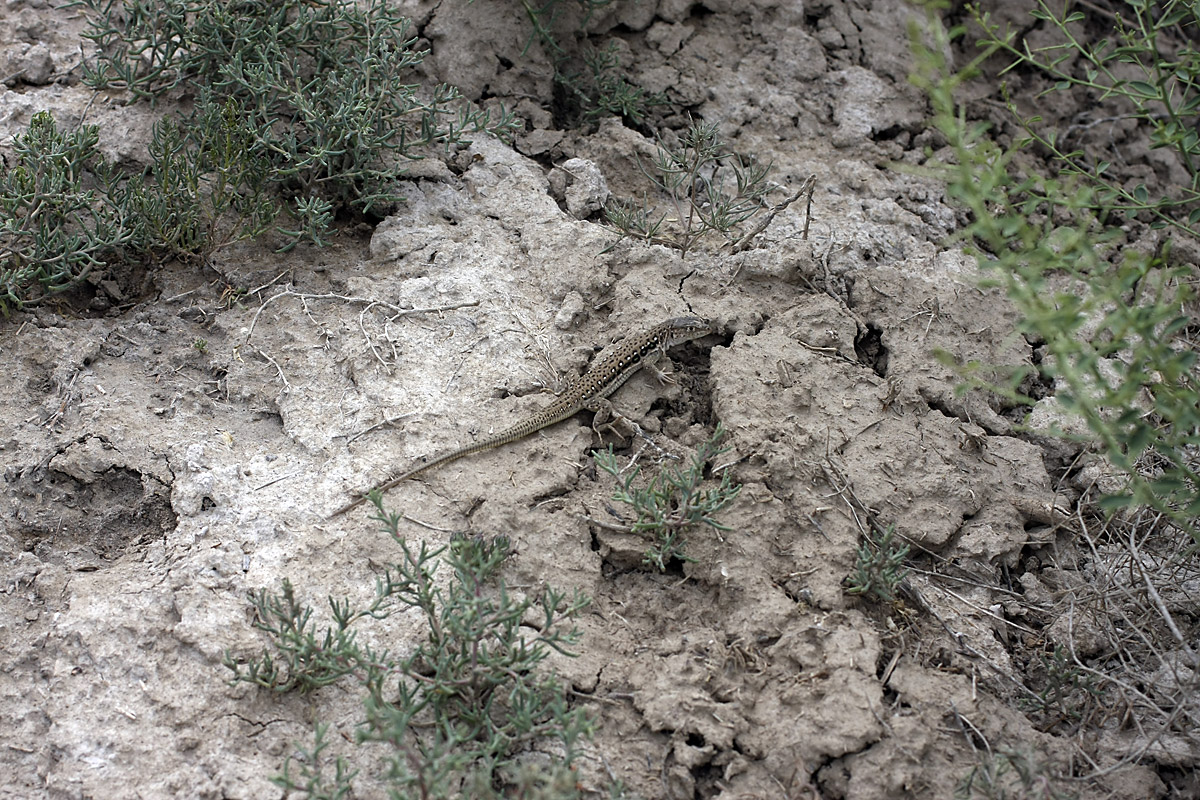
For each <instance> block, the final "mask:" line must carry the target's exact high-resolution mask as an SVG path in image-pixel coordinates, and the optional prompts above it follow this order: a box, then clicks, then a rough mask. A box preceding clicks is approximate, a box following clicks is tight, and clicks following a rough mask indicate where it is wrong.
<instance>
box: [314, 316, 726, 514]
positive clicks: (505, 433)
mask: <svg viewBox="0 0 1200 800" xmlns="http://www.w3.org/2000/svg"><path fill="white" fill-rule="evenodd" d="M711 332H712V327H711V326H710V325H709V324H708V323H707V322H705V321H704V320H702V319H700V318H699V317H675V318H674V319H669V320H667V321H666V322H661V323H659V324H658V325H655V326H654V327H653V328H650V329H649V330H646V331H643V332H641V333H638V334H634V335H631V336H628V337H626V338H625V339H624V340H623V341H622V342H621V344H620V345H619V346H618V347H617V348H616V349H615V350H613V351H611V352H610V353H608V354H607V355H605V356H603V357H602V358H600V360H599V361H597V362H596V363H595V364H593V365H592V366H591V367H590V368H589V369H588V370H587V372H585V373H584V374H583V376H582V377H579V378H575V379H573V380H571V381H570V382H569V383H568V384H567V388H566V389H565V390H564V391H563V393H562V394H561V395H559V397H558V399H556V400H555V401H554V402H552V403H551V404H550V405H548V406H546V407H545V408H543V409H542V410H541V411H538V412H537V413H535V414H533V415H532V416H530V417H527V418H526V419H523V420H521V421H520V422H518V423H516V424H515V425H511V426H509V427H507V428H505V429H503V430H501V431H499V432H497V433H495V434H493V435H491V436H488V437H486V438H484V439H481V440H479V441H477V442H473V443H471V444H468V445H463V446H462V447H459V448H457V449H454V450H450V451H449V452H446V453H443V454H442V455H440V456H438V457H437V458H434V459H433V460H432V461H426V462H425V463H423V464H421V465H419V466H416V467H413V468H412V469H410V470H408V471H407V472H405V473H403V474H401V475H399V476H398V477H395V478H391V479H389V480H386V481H384V482H383V483H381V484H379V485H377V486H376V487H375V488H374V489H371V490H369V491H367V492H363V493H362V494H360V495H359V496H358V497H356V498H355V499H354V500H352V501H350V502H349V503H347V504H346V505H344V506H342V507H341V508H339V509H338V510H337V511H335V512H333V513H332V514H330V515H329V519H333V518H334V517H337V516H341V515H342V514H344V513H346V512H347V511H349V510H350V509H352V508H354V507H355V506H357V505H359V504H360V503H363V502H364V501H366V500H367V498H368V496H369V495H370V494H371V492H386V491H387V490H388V489H391V488H393V487H394V486H396V485H398V484H400V483H403V482H404V481H406V480H408V479H409V478H414V477H416V476H417V475H420V474H422V473H425V472H429V471H430V470H433V469H436V468H438V467H441V466H445V465H446V464H449V463H450V462H451V461H457V460H458V459H460V458H463V457H465V456H469V455H474V454H475V453H480V452H483V451H484V450H491V449H493V448H496V447H500V446H502V445H506V444H509V443H510V442H515V441H517V440H519V439H524V438H525V437H526V436H529V435H530V434H533V433H536V432H538V431H540V430H542V429H543V428H548V427H550V426H551V425H554V424H556V423H558V422H562V421H563V420H565V419H567V418H569V417H573V416H575V414H577V413H578V412H580V411H592V412H596V411H599V410H600V409H601V408H602V407H603V406H604V404H605V403H606V401H607V399H608V397H609V396H611V395H612V393H613V392H615V391H616V390H617V389H619V388H621V386H622V385H624V383H625V382H626V381H627V380H629V379H630V378H631V377H632V376H633V374H634V373H635V372H637V371H638V370H640V369H641V368H642V367H647V368H649V369H654V366H653V365H654V362H655V361H656V360H657V359H658V357H659V356H660V355H662V354H664V353H666V351H667V349H668V348H670V347H674V346H675V345H678V344H683V343H684V342H689V341H691V340H693V339H699V338H700V337H702V336H706V335H708V334H709V333H711ZM654 371H655V374H656V375H657V376H658V377H659V379H660V380H661V379H664V376H663V374H662V373H661V372H658V370H657V369H655V370H654Z"/></svg>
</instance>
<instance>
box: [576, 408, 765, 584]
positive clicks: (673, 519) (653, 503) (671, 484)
mask: <svg viewBox="0 0 1200 800" xmlns="http://www.w3.org/2000/svg"><path fill="white" fill-rule="evenodd" d="M724 435H725V431H724V429H722V428H721V427H720V426H719V425H718V426H717V430H716V431H715V432H714V433H713V435H712V437H711V438H710V439H709V440H708V441H707V442H705V443H704V444H702V445H700V447H699V448H698V449H697V450H696V454H695V455H694V456H692V461H691V464H689V465H688V467H687V469H683V470H681V469H679V468H677V467H666V468H664V469H663V470H661V471H660V472H659V473H658V474H657V475H655V476H654V477H653V478H652V479H651V480H650V483H649V484H647V485H646V486H644V487H642V488H635V487H634V485H633V484H634V482H635V481H636V479H637V477H638V475H639V473H640V472H641V470H640V469H635V470H633V471H631V472H628V473H625V472H623V471H622V469H621V467H620V466H619V465H618V464H617V457H616V456H615V455H614V454H613V451H612V447H611V446H610V447H609V449H608V450H607V451H602V450H601V451H595V452H593V453H592V456H593V458H595V459H596V465H597V466H598V467H600V469H602V470H604V471H605V472H607V473H609V474H610V475H612V476H613V477H614V478H616V479H617V480H618V481H619V482H620V488H619V489H618V490H617V492H616V494H614V495H613V499H614V500H617V501H619V502H622V503H625V504H626V505H628V506H629V507H630V508H632V509H633V511H634V513H635V514H636V515H637V517H636V519H635V520H634V521H633V522H632V523H630V524H628V525H624V526H621V529H622V530H626V531H628V532H630V533H637V534H650V535H652V536H653V537H654V543H653V544H652V545H651V546H650V547H649V548H648V549H647V550H646V553H645V555H644V557H643V559H642V563H644V564H646V565H648V566H653V567H656V568H657V569H658V570H659V571H660V572H665V571H666V569H667V565H668V564H669V563H670V562H671V561H673V560H679V561H692V560H693V559H691V558H689V557H688V555H687V552H686V547H687V540H686V539H685V538H684V534H685V533H686V532H687V531H688V529H690V528H691V527H693V526H695V525H698V524H704V525H708V526H709V527H711V528H715V529H716V530H718V531H727V530H729V528H727V527H726V526H724V525H722V524H721V523H720V522H718V521H717V520H716V518H715V515H716V514H717V513H718V512H719V511H721V510H722V509H723V508H725V507H726V506H728V505H729V504H730V503H732V502H733V501H734V499H735V498H736V497H737V496H738V492H740V491H741V490H742V487H741V484H736V485H735V484H734V483H733V482H732V478H731V477H730V475H729V471H728V470H726V471H724V472H722V473H721V482H720V483H719V484H718V485H717V486H716V487H713V488H709V489H701V484H702V483H703V482H704V470H705V468H706V466H707V465H708V464H710V463H711V462H712V461H713V459H715V458H716V457H717V456H719V455H721V454H722V453H724V452H726V451H728V449H729V448H727V447H719V446H718V443H719V442H720V440H721V438H722V437H723V436H724Z"/></svg>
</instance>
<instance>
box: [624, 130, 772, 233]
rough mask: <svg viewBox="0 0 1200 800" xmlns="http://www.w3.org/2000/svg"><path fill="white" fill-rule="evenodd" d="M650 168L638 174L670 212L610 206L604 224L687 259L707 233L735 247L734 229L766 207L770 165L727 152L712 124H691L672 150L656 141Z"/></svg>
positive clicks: (635, 205)
mask: <svg viewBox="0 0 1200 800" xmlns="http://www.w3.org/2000/svg"><path fill="white" fill-rule="evenodd" d="M651 168H652V171H647V170H646V169H645V168H644V167H643V169H642V172H643V173H644V174H645V175H646V177H647V178H649V179H650V181H651V182H652V183H653V184H654V186H655V188H656V189H657V190H658V191H660V192H661V193H662V194H663V195H664V196H665V198H666V202H667V204H668V206H669V207H670V210H669V211H666V212H661V213H657V214H656V213H654V212H651V211H650V210H649V209H648V207H647V204H646V203H645V202H643V203H641V204H638V203H636V202H633V201H614V202H612V203H610V205H609V207H608V208H607V209H606V215H607V217H608V221H609V222H610V223H612V225H613V226H615V227H616V228H617V230H619V231H621V234H622V235H623V236H629V237H632V238H635V239H640V240H642V241H646V242H651V243H654V244H662V245H667V246H668V247H674V248H676V249H677V250H679V252H680V254H681V255H687V252H688V250H690V249H691V248H692V247H693V246H694V245H695V244H696V243H697V242H698V241H699V240H700V239H701V238H702V237H704V236H706V235H708V234H710V233H715V234H717V235H719V236H721V237H723V238H724V239H725V240H726V242H728V243H733V242H736V241H737V240H738V239H739V238H740V236H739V233H738V230H739V226H740V225H741V224H742V223H743V222H745V221H747V220H749V219H750V218H751V217H753V216H754V215H756V214H758V213H759V212H760V211H763V210H765V209H766V208H767V207H768V206H767V204H766V195H767V193H768V192H769V191H770V190H771V185H770V183H769V182H768V181H767V174H768V172H769V171H770V165H769V164H762V163H759V162H758V161H757V160H755V159H754V158H753V157H752V156H748V157H742V156H739V155H736V154H734V153H730V152H729V151H728V150H726V148H725V145H724V142H723V141H722V139H721V135H720V132H719V131H718V130H717V125H716V123H708V122H695V121H693V122H692V123H691V124H690V125H689V126H688V128H687V130H686V131H684V133H683V135H682V136H681V137H680V138H679V144H678V145H677V146H675V147H670V146H668V145H667V144H665V143H664V142H663V141H662V140H661V139H660V140H659V144H658V149H657V153H656V155H655V157H654V161H653V163H652V164H651Z"/></svg>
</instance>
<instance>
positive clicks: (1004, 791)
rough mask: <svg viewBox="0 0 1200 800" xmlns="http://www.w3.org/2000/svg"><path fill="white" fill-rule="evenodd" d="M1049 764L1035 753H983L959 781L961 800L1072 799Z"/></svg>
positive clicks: (1007, 751)
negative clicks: (1059, 785) (1061, 787)
mask: <svg viewBox="0 0 1200 800" xmlns="http://www.w3.org/2000/svg"><path fill="white" fill-rule="evenodd" d="M1056 782H1057V779H1056V778H1055V777H1054V776H1053V775H1052V774H1051V771H1050V768H1049V766H1048V765H1047V764H1046V763H1045V762H1044V761H1042V760H1041V759H1040V758H1038V757H1037V756H1036V755H1034V754H1032V753H1023V752H1020V751H1017V750H999V751H997V752H996V753H992V752H990V751H989V752H988V753H987V754H986V755H982V757H981V758H980V761H979V764H977V765H976V766H974V767H972V768H971V771H970V772H968V773H967V774H966V775H965V776H964V777H963V779H962V781H960V782H959V784H958V789H957V791H956V792H955V796H956V797H959V798H961V800H974V798H977V797H979V798H985V800H1070V798H1072V797H1075V795H1074V794H1071V793H1069V792H1066V791H1063V790H1062V789H1060V788H1058V787H1057V786H1056V785H1055V784H1056Z"/></svg>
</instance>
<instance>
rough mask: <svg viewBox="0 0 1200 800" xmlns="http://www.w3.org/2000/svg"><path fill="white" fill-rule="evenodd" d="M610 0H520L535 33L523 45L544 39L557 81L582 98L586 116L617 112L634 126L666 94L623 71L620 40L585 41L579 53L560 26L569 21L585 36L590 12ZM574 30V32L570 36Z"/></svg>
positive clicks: (581, 102)
mask: <svg viewBox="0 0 1200 800" xmlns="http://www.w3.org/2000/svg"><path fill="white" fill-rule="evenodd" d="M611 2H612V0H571V2H567V0H546V1H545V2H544V3H542V4H541V5H537V4H535V3H534V2H532V0H521V4H522V6H523V7H524V9H525V14H526V16H527V17H528V18H529V22H530V26H531V28H532V32H531V33H530V35H529V41H528V42H527V43H526V45H525V50H526V51H528V50H529V46H530V45H531V44H532V43H533V42H534V41H535V40H536V41H539V42H541V44H542V47H543V48H544V49H545V51H546V54H547V55H548V56H549V57H550V59H551V61H552V62H553V64H554V81H555V83H557V84H558V85H559V86H561V87H562V88H563V89H565V90H566V92H567V93H568V95H569V96H570V97H572V98H574V99H575V100H577V101H578V103H579V109H580V111H581V112H582V116H583V118H584V119H585V120H592V119H596V118H597V117H601V116H604V115H606V114H616V115H618V116H620V117H622V118H623V119H624V120H625V121H626V122H627V123H629V124H630V125H633V126H635V127H636V126H639V125H641V124H642V123H643V122H644V121H645V118H646V114H647V113H648V111H649V109H650V108H651V107H653V106H660V105H666V103H667V99H666V97H664V96H663V95H661V94H659V93H657V92H648V91H646V90H645V89H643V88H641V87H640V86H635V85H634V84H632V83H630V82H629V80H628V79H627V78H626V77H625V76H624V74H623V72H622V70H621V57H620V54H619V53H618V51H617V46H616V42H609V44H608V46H607V47H605V48H603V49H599V48H594V47H591V46H588V45H585V46H584V47H583V48H582V50H581V51H579V52H578V53H577V54H576V53H574V52H572V51H571V50H569V49H568V48H567V47H565V46H564V45H563V44H562V43H561V40H560V37H559V35H558V34H557V33H556V32H555V31H556V29H558V28H560V27H562V24H561V23H563V22H567V23H570V24H571V26H572V27H574V29H575V31H576V32H577V33H578V35H579V36H581V37H586V29H587V26H588V22H589V21H590V20H591V18H592V15H593V14H594V13H596V11H598V10H599V9H601V8H604V7H605V6H607V5H609V4H610V3H611ZM575 35H576V33H575V32H573V33H572V38H574V36H575ZM581 63H582V69H580V68H579V65H580V64H581Z"/></svg>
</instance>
